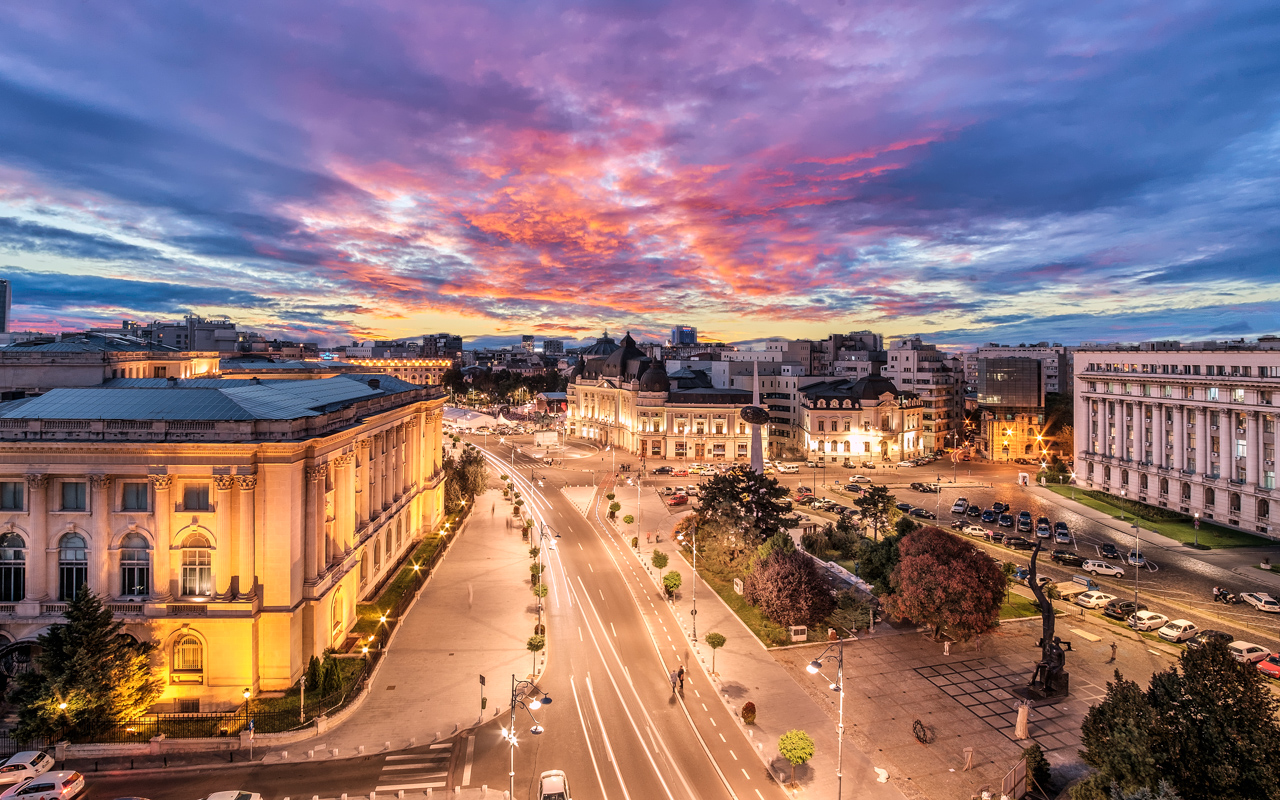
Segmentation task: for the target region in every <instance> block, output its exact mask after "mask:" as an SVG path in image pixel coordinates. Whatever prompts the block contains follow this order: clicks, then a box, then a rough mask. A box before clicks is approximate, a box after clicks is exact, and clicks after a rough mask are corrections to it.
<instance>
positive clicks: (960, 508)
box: [951, 497, 969, 514]
mask: <svg viewBox="0 0 1280 800" xmlns="http://www.w3.org/2000/svg"><path fill="white" fill-rule="evenodd" d="M968 510H969V501H968V500H965V499H964V498H963V497H957V498H956V501H955V502H954V503H952V504H951V513H952V514H963V513H964V512H966V511H968Z"/></svg>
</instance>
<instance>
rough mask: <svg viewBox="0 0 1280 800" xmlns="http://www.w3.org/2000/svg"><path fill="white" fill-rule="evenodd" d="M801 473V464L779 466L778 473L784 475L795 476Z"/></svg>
mask: <svg viewBox="0 0 1280 800" xmlns="http://www.w3.org/2000/svg"><path fill="white" fill-rule="evenodd" d="M799 471H800V465H799V464H779V465H778V472H781V473H783V474H784V475H794V474H795V473H797V472H799Z"/></svg>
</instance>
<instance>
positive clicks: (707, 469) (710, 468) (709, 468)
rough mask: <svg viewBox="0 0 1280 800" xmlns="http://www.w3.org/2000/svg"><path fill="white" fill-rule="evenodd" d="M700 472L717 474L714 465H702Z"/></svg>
mask: <svg viewBox="0 0 1280 800" xmlns="http://www.w3.org/2000/svg"><path fill="white" fill-rule="evenodd" d="M702 474H703V475H716V474H718V473H717V472H716V468H715V467H703V468H702Z"/></svg>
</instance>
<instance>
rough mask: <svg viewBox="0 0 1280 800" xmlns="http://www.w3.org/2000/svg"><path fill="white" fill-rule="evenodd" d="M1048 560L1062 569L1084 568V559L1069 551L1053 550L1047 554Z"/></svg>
mask: <svg viewBox="0 0 1280 800" xmlns="http://www.w3.org/2000/svg"><path fill="white" fill-rule="evenodd" d="M1049 558H1051V559H1053V560H1054V561H1056V562H1057V563H1059V564H1061V565H1062V566H1064V567H1081V566H1084V559H1083V558H1081V557H1080V554H1079V553H1073V552H1071V551H1070V550H1054V551H1053V552H1052V553H1050V554H1049Z"/></svg>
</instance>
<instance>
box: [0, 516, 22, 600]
mask: <svg viewBox="0 0 1280 800" xmlns="http://www.w3.org/2000/svg"><path fill="white" fill-rule="evenodd" d="M26 596H27V543H26V542H25V541H23V539H22V537H21V536H19V535H18V534H16V533H6V534H5V535H4V536H0V601H3V602H6V603H16V602H18V601H19V600H22V599H25V598H26Z"/></svg>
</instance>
